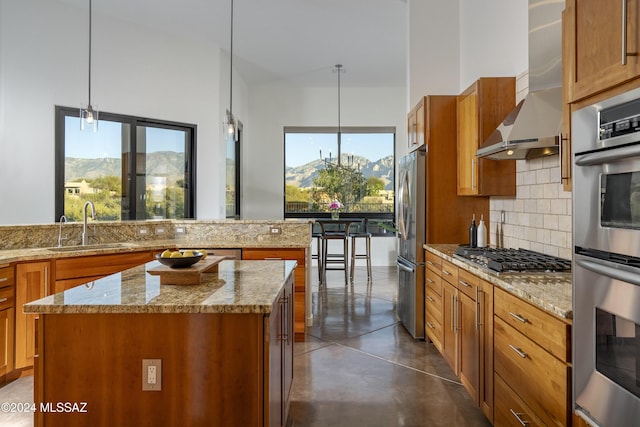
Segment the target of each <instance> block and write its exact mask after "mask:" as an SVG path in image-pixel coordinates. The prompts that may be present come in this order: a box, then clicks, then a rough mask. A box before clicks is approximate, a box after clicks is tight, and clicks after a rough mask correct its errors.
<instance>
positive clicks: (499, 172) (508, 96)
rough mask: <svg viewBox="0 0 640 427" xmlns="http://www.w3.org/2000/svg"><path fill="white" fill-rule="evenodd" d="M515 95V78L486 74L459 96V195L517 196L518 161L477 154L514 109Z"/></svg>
mask: <svg viewBox="0 0 640 427" xmlns="http://www.w3.org/2000/svg"><path fill="white" fill-rule="evenodd" d="M515 97H516V79H515V77H483V78H480V79H478V80H477V81H476V82H475V83H473V84H472V85H471V86H469V87H468V88H467V89H466V90H465V91H464V92H462V94H460V95H459V96H458V121H457V125H458V180H457V182H458V195H460V196H515V194H516V164H515V162H513V161H501V160H490V159H483V158H478V157H477V156H476V152H477V151H478V148H480V147H482V146H483V143H484V141H486V140H487V138H488V137H489V135H491V133H492V132H493V131H494V130H495V129H496V128H497V127H498V125H499V124H500V123H501V122H502V120H503V119H504V118H505V117H506V116H507V115H508V114H509V113H510V112H511V111H512V110H513V109H514V108H515Z"/></svg>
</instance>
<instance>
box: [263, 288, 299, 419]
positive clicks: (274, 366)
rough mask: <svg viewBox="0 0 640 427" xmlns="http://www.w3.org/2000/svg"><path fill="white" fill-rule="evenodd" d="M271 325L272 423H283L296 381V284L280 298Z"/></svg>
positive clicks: (270, 405)
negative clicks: (294, 301)
mask: <svg viewBox="0 0 640 427" xmlns="http://www.w3.org/2000/svg"><path fill="white" fill-rule="evenodd" d="M268 323H269V325H268V328H269V365H268V366H269V374H268V375H269V411H268V415H267V416H266V417H265V418H266V419H268V420H269V422H268V424H266V425H269V426H284V425H286V423H287V416H288V413H289V394H290V392H291V384H292V382H293V340H294V332H293V283H291V282H289V283H288V284H287V285H286V286H285V288H284V289H283V290H282V293H281V294H280V296H279V297H278V300H277V302H276V303H275V304H274V307H273V309H272V311H271V315H270V316H269V320H268Z"/></svg>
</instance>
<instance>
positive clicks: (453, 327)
mask: <svg viewBox="0 0 640 427" xmlns="http://www.w3.org/2000/svg"><path fill="white" fill-rule="evenodd" d="M451 331H452V332H455V331H456V297H455V295H453V294H452V295H451Z"/></svg>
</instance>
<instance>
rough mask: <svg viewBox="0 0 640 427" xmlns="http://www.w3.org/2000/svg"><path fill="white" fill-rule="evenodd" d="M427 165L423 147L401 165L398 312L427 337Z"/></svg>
mask: <svg viewBox="0 0 640 427" xmlns="http://www.w3.org/2000/svg"><path fill="white" fill-rule="evenodd" d="M425 167H426V151H425V150H424V147H422V148H421V149H418V150H416V151H413V152H411V153H409V154H408V155H406V156H404V157H403V158H402V159H400V163H399V168H398V169H399V173H398V176H399V178H400V179H399V184H398V197H397V200H398V209H397V213H398V233H397V234H398V259H397V265H398V316H399V317H400V321H401V322H402V324H403V325H404V327H405V328H406V329H407V331H409V333H410V334H411V336H412V337H414V338H424V268H425V264H424V249H423V244H424V243H425V221H426V217H425V208H426V206H425V200H426V197H425V195H426V191H425V183H426V182H425Z"/></svg>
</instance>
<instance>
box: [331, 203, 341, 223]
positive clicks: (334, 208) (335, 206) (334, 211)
mask: <svg viewBox="0 0 640 427" xmlns="http://www.w3.org/2000/svg"><path fill="white" fill-rule="evenodd" d="M340 209H342V203H340V202H339V201H338V200H332V201H331V203H329V212H331V219H338V218H340Z"/></svg>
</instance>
